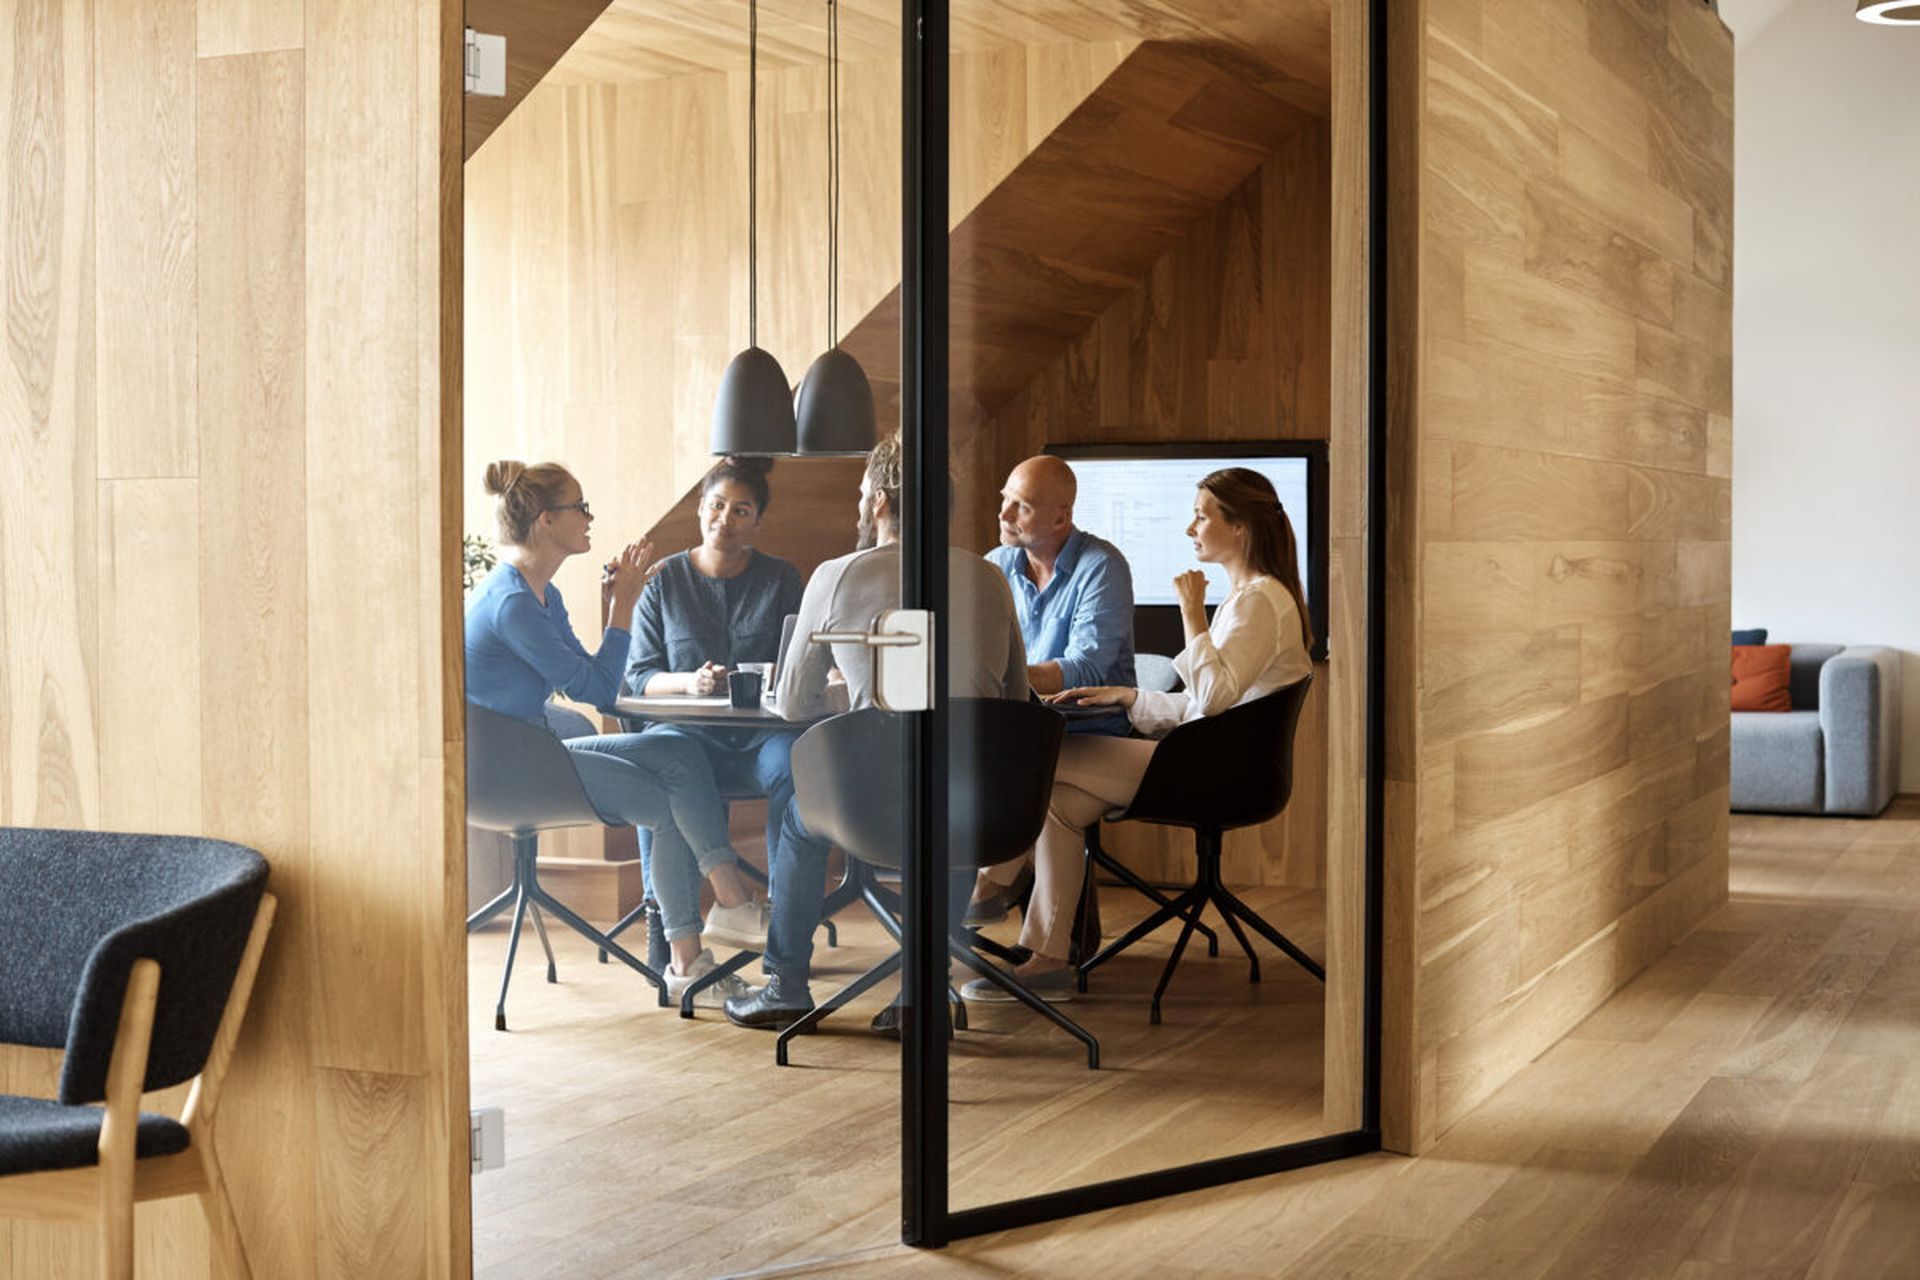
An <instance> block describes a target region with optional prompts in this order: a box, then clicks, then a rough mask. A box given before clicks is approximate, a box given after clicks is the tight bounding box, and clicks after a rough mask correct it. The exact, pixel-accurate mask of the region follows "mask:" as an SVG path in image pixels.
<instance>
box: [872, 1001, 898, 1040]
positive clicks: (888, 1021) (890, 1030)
mask: <svg viewBox="0 0 1920 1280" xmlns="http://www.w3.org/2000/svg"><path fill="white" fill-rule="evenodd" d="M869 1025H870V1026H872V1028H873V1031H874V1034H875V1035H882V1036H887V1037H890V1038H892V1039H894V1040H898V1039H899V1038H900V1005H899V1002H897V1001H896V1002H895V1003H893V1004H890V1005H888V1006H887V1007H886V1008H884V1009H882V1010H881V1011H880V1012H878V1013H876V1014H874V1015H873V1021H872V1022H871V1023H870V1024H869Z"/></svg>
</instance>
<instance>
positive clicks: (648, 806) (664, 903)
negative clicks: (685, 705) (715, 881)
mask: <svg viewBox="0 0 1920 1280" xmlns="http://www.w3.org/2000/svg"><path fill="white" fill-rule="evenodd" d="M567 750H569V751H571V752H572V753H573V763H574V768H575V769H576V770H578V772H579V774H580V781H581V782H582V783H583V784H585V786H586V789H587V795H588V797H589V798H590V799H592V801H593V803H594V805H595V806H596V807H597V808H599V809H600V810H601V812H603V813H605V814H606V815H607V816H608V817H613V818H618V819H620V820H621V821H623V822H627V823H631V824H632V825H633V826H635V827H636V828H638V829H639V831H640V838H641V839H642V840H645V839H647V837H648V834H649V833H651V834H652V837H653V870H654V887H655V895H654V901H656V902H658V903H659V904H660V916H661V920H662V923H663V924H664V925H665V926H666V933H667V937H668V938H670V939H671V938H678V937H685V936H688V935H691V934H697V933H699V932H700V883H701V881H702V880H704V879H705V878H706V876H707V873H709V872H711V871H713V870H715V869H717V868H719V867H723V866H725V865H727V864H728V863H729V862H731V861H733V858H734V854H733V845H732V843H731V842H730V841H729V840H728V838H727V811H726V806H725V805H724V804H722V803H721V800H720V788H719V785H718V784H717V783H716V782H715V781H714V776H713V766H712V765H711V764H710V763H709V762H708V760H707V753H706V752H705V751H704V750H702V749H701V748H700V745H699V744H698V743H695V742H690V741H687V740H684V739H679V738H670V737H666V736H657V737H656V736H655V735H652V734H646V733H605V734H599V735H596V736H594V737H591V738H572V739H569V740H568V742H567Z"/></svg>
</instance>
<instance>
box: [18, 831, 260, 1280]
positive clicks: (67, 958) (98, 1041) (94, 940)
mask: <svg viewBox="0 0 1920 1280" xmlns="http://www.w3.org/2000/svg"><path fill="white" fill-rule="evenodd" d="M266 881H267V864H266V862H265V860H264V859H262V858H261V857H260V855H259V854H257V853H255V852H254V851H253V850H251V849H247V848H243V847H241V846H240V845H237V844H228V843H227V842H225V841H222V840H206V839H200V838H197V837H191V836H156V835H124V834H118V833H111V832H102V831H48V830H36V829H29V828H23V827H0V938H5V939H6V947H7V961H6V964H5V965H4V966H0V1042H4V1043H8V1044H18V1045H32V1046H36V1047H39V1048H43V1049H64V1050H65V1057H64V1058H63V1060H62V1062H61V1068H60V1081H59V1087H58V1091H57V1094H56V1096H55V1097H53V1098H51V1099H46V1098H27V1097H19V1096H16V1095H12V1094H0V1214H4V1215H20V1216H26V1217H37V1218H45V1217H54V1218H68V1219H81V1220H85V1219H89V1218H93V1217H94V1216H96V1215H97V1216H98V1218H99V1220H100V1230H101V1237H100V1240H101V1272H102V1274H103V1275H108V1276H115V1277H130V1276H132V1274H133V1207H134V1205H135V1204H136V1203H137V1202H139V1201H142V1200H155V1199H163V1198H167V1197H171V1196H179V1195H198V1196H199V1197H200V1204H201V1208H202V1209H203V1210H204V1211H205V1213H206V1215H207V1220H208V1226H209V1229H210V1230H211V1232H212V1233H213V1235H215V1236H216V1237H224V1238H225V1239H227V1240H230V1241H233V1242H235V1247H236V1249H237V1250H238V1256H236V1257H233V1258H230V1259H229V1266H230V1269H231V1270H232V1271H233V1272H234V1273H235V1274H238V1275H242V1276H246V1275H249V1274H251V1273H250V1272H249V1270H248V1267H247V1260H246V1253H245V1249H244V1248H243V1247H240V1245H239V1241H240V1233H239V1230H238V1228H237V1227H236V1225H235V1223H234V1217H233V1207H232V1205H231V1203H230V1202H229V1201H228V1199H227V1189H226V1182H225V1180H224V1178H223V1177H222V1174H221V1171H220V1165H219V1162H218V1160H217V1159H216V1157H215V1153H214V1144H213V1121H214V1114H215V1109H216V1107H217V1105H218V1103H219V1098H220V1085H221V1082H222V1079H223V1077H224V1076H225V1074H226V1068H227V1063H228V1062H229V1060H230V1059H231V1058H232V1055H233V1047H234V1043H235V1041H236V1040H237V1038H238V1037H239V1034H240V1023H241V1020H242V1019H243V1018H244V1017H245V1014H246V1007H247V999H248V997H249V995H251V993H252V990H253V978H254V974H255V973H256V972H257V971H258V968H259V963H260V953H261V951H262V949H263V948H264V947H265V946H266V939H267V932H268V930H269V929H270V928H271V927H272V922H273V910H274V900H273V897H272V895H271V894H267V893H266V892H265V887H266ZM189 1080H191V1081H193V1082H194V1086H193V1090H192V1092H191V1094H190V1095H189V1097H188V1099H187V1103H186V1107H185V1109H184V1110H183V1112H182V1113H181V1115H180V1117H179V1119H177V1120H176V1119H174V1118H173V1117H171V1116H166V1115H159V1114H154V1113H148V1112H142V1111H141V1110H140V1094H141V1093H142V1091H143V1090H151V1089H165V1088H169V1087H171V1086H173V1085H177V1084H184V1083H186V1082H187V1081H189ZM102 1101H104V1102H105V1103H106V1106H105V1107H104V1108H100V1107H96V1106H94V1105H92V1104H94V1103H97V1102H102Z"/></svg>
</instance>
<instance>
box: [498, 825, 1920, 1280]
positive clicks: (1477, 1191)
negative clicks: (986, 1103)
mask: <svg viewBox="0 0 1920 1280" xmlns="http://www.w3.org/2000/svg"><path fill="white" fill-rule="evenodd" d="M1732 876H1733V883H1732V889H1733V892H1732V900H1731V901H1730V903H1729V904H1728V905H1727V906H1726V907H1725V908H1724V909H1722V910H1721V911H1720V912H1718V913H1717V914H1716V915H1714V916H1713V917H1712V918H1710V919H1709V920H1708V921H1706V922H1705V923H1704V925H1703V926H1702V927H1701V928H1700V929H1698V930H1696V931H1695V932H1694V933H1693V934H1691V935H1690V936H1689V937H1688V938H1687V939H1685V940H1684V941H1683V942H1682V943H1681V944H1680V945H1679V946H1677V947H1676V948H1675V949H1674V950H1673V951H1672V952H1670V953H1669V954H1668V955H1667V956H1666V957H1664V958H1663V959H1662V960H1661V961H1659V962H1658V963H1657V964H1656V965H1654V966H1653V967H1652V968H1651V969H1650V970H1649V971H1648V972H1647V973H1646V974H1644V975H1642V976H1641V978H1640V979H1639V980H1638V981H1637V982H1635V983H1634V984H1632V985H1631V986H1629V987H1628V988H1627V989H1625V990H1624V991H1622V992H1621V993H1619V994H1618V995H1617V996H1616V997H1614V999H1612V1000H1611V1001H1609V1002H1608V1003H1607V1004H1606V1005H1604V1006H1603V1007H1602V1008H1601V1009H1599V1010H1598V1011H1596V1012H1595V1013H1594V1014H1593V1016H1592V1017H1590V1018H1588V1019H1587V1021H1586V1022H1585V1023H1583V1024H1582V1025H1581V1026H1580V1027H1579V1028H1577V1029H1576V1030H1575V1032H1574V1033H1573V1034H1572V1035H1571V1036H1569V1037H1568V1038H1567V1039H1566V1040H1563V1041H1562V1042H1561V1043H1560V1044H1558V1045H1556V1046H1555V1047H1554V1048H1553V1049H1551V1050H1549V1051H1548V1052H1547V1053H1545V1054H1543V1055H1542V1056H1541V1057H1540V1058H1539V1059H1538V1060H1537V1061H1536V1062H1535V1063H1533V1064H1532V1065H1531V1066H1529V1067H1528V1068H1526V1069H1525V1070H1523V1071H1522V1072H1521V1073H1520V1074H1519V1075H1518V1076H1517V1077H1516V1078H1515V1079H1514V1080H1513V1081H1512V1082H1510V1083H1509V1084H1508V1085H1507V1087H1506V1088H1504V1089H1502V1090H1501V1091H1500V1092H1499V1093H1497V1094H1496V1095H1494V1097H1493V1098H1491V1099H1490V1100H1489V1101H1488V1102H1487V1103H1486V1104H1485V1105H1484V1106H1482V1107H1481V1108H1480V1109H1479V1110H1478V1111H1476V1112H1475V1113H1474V1114H1473V1115H1472V1116H1471V1117H1469V1118H1468V1119H1467V1120H1466V1121H1464V1122H1462V1123H1461V1124H1460V1125H1458V1126H1456V1127H1455V1128H1454V1129H1453V1130H1452V1131H1451V1132H1449V1133H1448V1134H1447V1135H1446V1136H1445V1137H1444V1138H1443V1139H1442V1140H1441V1142H1440V1143H1439V1144H1438V1145H1437V1146H1436V1147H1435V1149H1434V1150H1433V1151H1432V1152H1431V1153H1429V1154H1428V1155H1427V1156H1425V1157H1423V1158H1421V1159H1418V1160H1407V1159H1403V1158H1399V1157H1392V1156H1375V1157H1367V1158H1364V1159H1359V1160H1351V1161H1346V1162H1344V1163H1342V1164H1338V1165H1332V1166H1323V1167H1321V1168H1318V1169H1309V1170H1302V1171H1299V1172H1297V1173H1293V1174H1287V1175H1283V1176H1280V1177H1275V1178H1270V1179H1264V1180H1261V1181H1259V1182H1254V1183H1245V1184H1240V1185H1238V1186H1234V1187H1228V1188H1222V1189H1218V1190H1215V1191H1211V1192H1203V1193H1199V1194H1195V1195H1190V1196H1183V1197H1178V1198H1176V1199H1172V1200H1166V1201H1161V1202H1157V1203H1155V1204H1152V1205H1148V1206H1139V1207H1135V1208H1130V1209H1125V1210H1116V1211H1113V1212H1110V1213H1104V1214H1094V1215H1089V1216H1086V1217H1083V1218H1078V1219H1073V1220H1069V1221H1066V1222H1060V1223H1053V1224H1050V1225H1047V1226H1043V1227H1035V1228H1030V1229H1027V1230H1023V1231H1018V1232H1011V1233H1008V1234H1005V1235H1002V1236H996V1237H988V1238H983V1239H978V1240H968V1241H962V1242H959V1243H957V1244H955V1245H953V1246H952V1247H951V1248H949V1249H947V1250H945V1251H943V1252H939V1253H917V1252H914V1251H911V1250H906V1249H902V1248H900V1247H898V1246H897V1245H889V1244H883V1243H881V1242H879V1241H878V1240H877V1239H876V1240H873V1241H871V1242H869V1243H868V1245H867V1246H866V1247H857V1248H855V1249H853V1250H851V1251H845V1250H843V1248H842V1246H841V1243H840V1242H843V1241H847V1240H850V1239H852V1238H854V1237H856V1236H859V1235H861V1234H867V1235H871V1236H876V1237H877V1236H879V1235H882V1234H884V1229H883V1228H890V1225H891V1224H890V1223H889V1224H882V1223H881V1222H879V1221H878V1218H877V1215H876V1221H875V1222H874V1224H873V1227H872V1229H871V1230H870V1231H867V1230H865V1229H864V1228H863V1230H862V1231H849V1230H847V1229H846V1225H845V1224H844V1223H841V1222H839V1221H838V1220H837V1219H832V1218H831V1217H829V1218H823V1219H822V1220H821V1222H820V1223H819V1224H818V1232H817V1235H816V1236H814V1237H812V1238H809V1239H807V1240H805V1241H802V1242H799V1243H797V1244H794V1245H792V1247H789V1248H786V1249H784V1250H781V1251H778V1252H775V1251H773V1250H771V1249H765V1248H751V1249H742V1250H738V1251H736V1252H734V1253H732V1254H730V1255H723V1254H721V1253H719V1252H712V1253H705V1252H704V1250H705V1249H706V1248H707V1245H706V1243H705V1242H704V1241H703V1242H701V1243H700V1244H698V1245H696V1246H692V1247H689V1249H687V1250H686V1251H684V1252H682V1253H679V1254H677V1255H676V1256H675V1257H674V1258H673V1259H672V1265H667V1262H666V1260H656V1261H654V1262H653V1263H652V1264H651V1265H641V1264H639V1263H637V1262H636V1263H635V1264H634V1265H632V1266H631V1267H630V1268H629V1270H628V1271H626V1272H621V1271H619V1270H618V1268H617V1267H614V1266H608V1265H605V1264H604V1263H603V1262H595V1263H593V1264H592V1265H583V1266H581V1267H579V1268H577V1269H576V1268H574V1267H572V1266H571V1265H570V1264H571V1261H572V1259H573V1258H575V1257H576V1256H579V1255H578V1254H577V1253H568V1254H565V1255H561V1254H554V1255H551V1256H550V1257H549V1258H548V1259H547V1261H548V1262H549V1263H554V1264H556V1265H553V1266H552V1267H551V1268H550V1269H543V1268H542V1266H541V1265H539V1264H538V1262H537V1260H536V1259H534V1258H533V1257H531V1256H530V1255H528V1254H525V1253H521V1254H519V1255H518V1262H517V1264H507V1265H497V1264H495V1263H494V1262H493V1261H492V1259H493V1258H494V1257H496V1256H501V1255H500V1254H499V1252H498V1244H497V1239H496V1238H495V1237H491V1236H489V1235H487V1234H486V1233H485V1232H484V1231H483V1232H482V1234H481V1238H482V1240H483V1242H485V1243H484V1245H483V1249H482V1252H481V1256H482V1258H483V1260H484V1261H485V1262H486V1266H485V1268H484V1271H483V1274H499V1275H507V1274H515V1275H520V1274H526V1275H536V1274H544V1275H563V1274H564V1275H583V1276H584V1275H602V1274H634V1275H640V1274H659V1275H665V1274H674V1273H676V1272H682V1273H687V1274H717V1273H724V1272H728V1271H732V1272H735V1273H742V1272H750V1273H752V1274H767V1275H789V1274H791V1275H809V1276H836V1277H838V1276H852V1277H860V1278H865V1277H880V1276H892V1275H922V1274H927V1275H952V1276H968V1277H971V1276H993V1277H1005V1276H1034V1277H1041V1276H1045V1277H1055V1276H1099V1277H1102V1278H1103V1280H1107V1278H1112V1280H1118V1278H1120V1277H1129V1276H1143V1277H1144V1276H1155V1277H1159V1276H1183V1275H1201V1274H1204V1275H1206V1276H1209V1277H1282V1276H1284V1277H1314V1278H1316V1280H1318V1278H1320V1277H1342V1276H1350V1277H1382V1278H1385V1277H1420V1278H1421V1280H1429V1278H1444V1277H1470V1278H1471V1280H1509V1278H1512V1280H1525V1278H1528V1277H1553V1278H1560V1277H1574V1276H1592V1277H1607V1278H1608V1280H1626V1278H1630V1277H1674V1278H1676V1280H1735V1278H1736V1277H1738V1278H1739V1280H1787V1278H1789V1277H1802V1276H1810V1277H1823V1278H1825V1277H1834V1278H1839V1277H1846V1278H1849V1280H1851V1278H1853V1277H1876V1276H1886V1277H1902V1278H1903V1280H1912V1278H1913V1277H1916V1276H1920V799H1915V798H1906V799H1903V800H1901V801H1899V802H1897V803H1896V805H1895V807H1894V808H1893V809H1892V810H1890V811H1889V812H1888V813H1887V814H1886V815H1884V816H1883V817H1881V818H1880V819H1878V820H1876V821H1847V820H1829V819H1802V818H1761V817H1739V816H1737V817H1736V818H1735V819H1734V824H1733V872H1732ZM482 956H493V957H496V960H495V963H497V956H498V947H497V944H496V945H495V946H494V947H493V948H492V949H491V950H490V951H489V950H488V949H487V948H486V946H485V944H480V946H479V947H478V949H477V951H476V957H477V960H476V963H479V960H478V957H482ZM1212 964H1213V965H1214V966H1216V967H1218V968H1221V969H1222V970H1224V969H1225V967H1226V966H1225V964H1224V961H1214V962H1212ZM560 994H561V993H541V994H540V995H539V997H537V1000H538V1002H539V1003H541V1004H548V1005H551V1004H553V1003H555V1002H557V1001H558V999H559V996H560ZM530 1003H532V1002H530ZM515 1039H516V1040H518V1037H515ZM516 1047H517V1046H516ZM853 1048H854V1046H853V1045H851V1044H849V1045H848V1046H846V1051H848V1052H849V1056H848V1057H847V1058H846V1059H844V1061H845V1062H848V1063H851V1061H852V1058H853V1057H854V1056H857V1055H851V1054H850V1051H851V1050H852V1049H853ZM813 1052H818V1051H817V1050H815V1051H813ZM1063 1060H1064V1059H1063ZM849 1070H850V1068H849V1067H848V1066H842V1067H841V1068H840V1069H839V1070H837V1071H835V1072H832V1073H821V1074H832V1075H834V1076H836V1077H840V1078H842V1079H843V1080H844V1078H845V1077H846V1075H847V1074H848V1073H849ZM482 1074H483V1073H482V1072H481V1070H480V1069H479V1058H478V1055H476V1078H481V1076H482ZM808 1074H809V1075H811V1074H813V1073H808ZM868 1074H869V1076H870V1074H871V1073H868ZM747 1083H748V1082H747V1081H743V1085H744V1084H747ZM883 1083H884V1082H881V1081H879V1080H878V1079H877V1078H864V1077H863V1079H862V1082H861V1083H860V1085H859V1086H858V1087H859V1088H864V1089H866V1090H867V1091H868V1093H867V1096H868V1097H874V1096H877V1089H878V1088H879V1087H881V1085H882V1084H883ZM751 1084H752V1085H754V1086H761V1085H763V1084H764V1073H760V1077H758V1078H755V1079H753V1080H752V1081H751ZM759 1141H760V1144H761V1145H760V1149H761V1150H768V1149H770V1148H769V1144H768V1143H767V1141H766V1139H765V1138H764V1137H762V1138H761V1139H760V1140H759ZM798 1149H799V1147H798V1146H797V1145H795V1144H792V1143H788V1144H786V1146H784V1147H781V1148H779V1150H780V1151H781V1153H782V1154H781V1157H780V1158H783V1159H791V1158H793V1153H795V1152H797V1151H798ZM773 1166H774V1161H769V1168H772V1167H773ZM815 1168H816V1169H818V1170H819V1171H820V1173H821V1174H823V1175H826V1176H832V1177H836V1178H839V1177H843V1176H845V1171H844V1170H842V1169H839V1168H835V1167H833V1165H832V1157H831V1156H829V1157H827V1158H825V1159H823V1160H822V1161H821V1163H820V1164H819V1165H817V1166H815ZM829 1170H831V1172H830V1173H829ZM498 1176H501V1175H494V1174H488V1175H485V1176H484V1177H483V1178H482V1179H481V1180H480V1181H479V1182H477V1183H476V1184H475V1186H476V1192H477V1194H476V1203H477V1204H480V1205H484V1204H485V1203H487V1202H488V1200H489V1197H490V1195H491V1193H489V1192H486V1191H485V1187H486V1180H487V1179H488V1178H493V1177H498ZM523 1176H524V1175H523ZM773 1190H774V1189H773V1188H769V1191H773ZM776 1201H777V1202H774V1201H770V1202H769V1203H768V1204H767V1205H766V1207H765V1208H764V1209H763V1210H761V1211H760V1212H769V1213H774V1214H784V1213H786V1212H787V1210H786V1208H785V1203H786V1202H785V1201H778V1200H777V1196H776ZM476 1211H477V1212H481V1211H483V1210H478V1209H477V1210H476ZM725 1211H726V1210H724V1209H723V1210H717V1211H715V1212H716V1213H724V1212H725ZM716 1220H717V1219H716ZM637 1221H638V1220H637V1219H636V1222H637ZM564 1225H565V1224H564V1220H563V1221H562V1222H561V1223H560V1224H559V1227H560V1229H559V1230H557V1231H556V1232H555V1234H556V1235H563V1234H564ZM619 1226H620V1224H618V1223H600V1224H596V1225H595V1228H594V1229H595V1231H596V1232H599V1231H602V1230H609V1229H619ZM743 1232H744V1234H746V1235H748V1236H752V1235H755V1234H760V1233H759V1232H758V1230H757V1228H753V1227H748V1228H744V1229H743ZM631 1240H632V1237H629V1241H630V1242H631ZM761 1243H762V1244H763V1245H764V1244H773V1243H775V1242H774V1241H773V1240H771V1239H768V1238H765V1237H764V1235H763V1236H762V1240H761ZM574 1247H577V1242H576V1246H574ZM828 1255H832V1256H828ZM596 1256H597V1257H601V1258H604V1257H605V1256H606V1255H604V1254H602V1255H596ZM563 1257H564V1259H565V1263H564V1264H563V1263H562V1258H563ZM810 1259H812V1260H816V1261H808V1260H810ZM515 1265H517V1267H518V1269H517V1270H516V1269H514V1266H515ZM703 1267H704V1271H703V1270H702V1268H703ZM756 1268H759V1269H758V1270H756Z"/></svg>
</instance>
